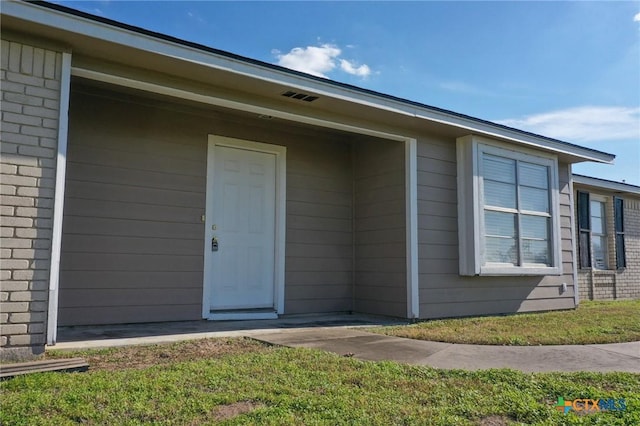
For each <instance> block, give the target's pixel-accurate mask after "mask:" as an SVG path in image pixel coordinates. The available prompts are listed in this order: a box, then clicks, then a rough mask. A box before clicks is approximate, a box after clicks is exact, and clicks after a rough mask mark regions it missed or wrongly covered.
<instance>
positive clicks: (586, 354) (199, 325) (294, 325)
mask: <svg viewBox="0 0 640 426" xmlns="http://www.w3.org/2000/svg"><path fill="white" fill-rule="evenodd" d="M399 323H401V322H396V321H392V320H389V319H386V318H378V317H371V316H366V315H331V316H317V317H314V316H302V317H294V318H284V319H278V320H270V321H225V322H213V321H186V322H173V323H155V324H131V325H124V326H84V327H64V328H61V329H60V330H59V342H58V343H57V344H56V345H55V346H53V347H49V348H47V350H68V349H89V348H99V347H111V346H125V345H137V344H154V343H168V342H176V341H181V340H190V339H199V338H209V337H241V336H244V337H252V338H255V339H257V340H261V341H264V342H268V343H270V344H275V345H283V346H290V347H306V348H315V349H320V350H324V351H328V352H333V353H337V354H339V355H348V356H353V357H355V358H359V359H363V360H372V361H381V360H390V361H397V362H403V363H408V364H416V365H427V366H431V367H436V368H444V369H453V368H456V369H465V370H480V369H488V368H511V369H514V370H520V371H526V372H548V371H593V372H607V371H626V372H633V373H640V342H630V343H616V344H606V345H576V346H569V345H559V346H489V345H464V344H451V343H440V342H428V341H420V340H412V339H404V338H399V337H391V336H384V335H379V334H373V333H368V332H366V331H364V329H363V328H362V327H370V326H376V325H391V324H399Z"/></svg>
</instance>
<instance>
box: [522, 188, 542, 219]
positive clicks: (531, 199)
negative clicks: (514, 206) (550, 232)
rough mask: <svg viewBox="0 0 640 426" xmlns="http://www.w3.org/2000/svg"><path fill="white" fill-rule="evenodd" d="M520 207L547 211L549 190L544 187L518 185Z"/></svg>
mask: <svg viewBox="0 0 640 426" xmlns="http://www.w3.org/2000/svg"><path fill="white" fill-rule="evenodd" d="M520 208H521V209H522V210H530V211H534V212H545V213H549V192H548V191H547V190H546V189H537V188H528V187H526V186H523V187H520Z"/></svg>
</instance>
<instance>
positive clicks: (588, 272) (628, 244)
mask: <svg viewBox="0 0 640 426" xmlns="http://www.w3.org/2000/svg"><path fill="white" fill-rule="evenodd" d="M576 186H577V185H576ZM585 191H588V192H590V191H589V190H588V189H585ZM591 193H592V194H594V195H600V196H606V199H607V201H606V215H607V217H606V220H607V249H608V261H609V269H608V270H603V271H600V270H596V269H587V268H579V269H578V291H579V295H580V299H582V300H615V299H640V200H639V199H637V198H631V197H622V198H623V199H624V229H625V252H626V258H627V267H626V268H624V269H620V270H617V269H616V251H615V250H616V248H615V238H614V235H615V228H614V219H613V218H614V210H613V195H612V194H607V193H606V192H604V193H602V192H591ZM576 211H577V210H576ZM576 228H577V224H576ZM577 238H578V236H577V235H576V241H577Z"/></svg>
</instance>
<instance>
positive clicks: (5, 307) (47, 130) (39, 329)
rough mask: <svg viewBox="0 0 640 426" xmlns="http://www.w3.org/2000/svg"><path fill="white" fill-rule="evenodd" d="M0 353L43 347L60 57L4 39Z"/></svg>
mask: <svg viewBox="0 0 640 426" xmlns="http://www.w3.org/2000/svg"><path fill="white" fill-rule="evenodd" d="M0 54H1V57H2V65H1V69H0V73H1V74H2V76H1V77H2V102H1V104H0V105H1V106H0V108H1V111H2V124H1V126H2V128H1V136H0V140H1V159H0V167H1V169H0V172H1V175H0V187H1V195H0V197H1V200H2V202H1V205H2V211H1V223H0V225H1V229H2V234H1V237H0V238H1V239H0V258H1V262H2V265H1V268H0V270H1V271H2V272H1V274H2V276H1V280H2V281H1V284H0V296H1V301H0V335H1V340H2V342H1V346H0V358H2V359H16V358H25V357H29V356H32V355H34V354H37V353H40V352H42V351H43V350H44V344H45V341H46V320H47V304H48V301H47V299H48V285H49V267H50V254H51V230H52V218H53V198H54V187H55V171H56V169H55V167H56V160H55V159H56V146H57V136H58V114H59V112H58V111H59V104H60V73H61V68H62V67H61V63H62V55H61V53H58V52H53V51H50V50H46V49H41V48H37V47H33V46H29V45H26V44H23V43H19V42H13V41H8V40H2V47H1V49H0Z"/></svg>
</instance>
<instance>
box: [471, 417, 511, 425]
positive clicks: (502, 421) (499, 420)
mask: <svg viewBox="0 0 640 426" xmlns="http://www.w3.org/2000/svg"><path fill="white" fill-rule="evenodd" d="M511 423H513V421H512V420H511V419H510V418H508V417H505V416H489V417H485V418H483V419H480V421H479V422H478V423H477V425H478V426H507V425H510V424H511Z"/></svg>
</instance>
